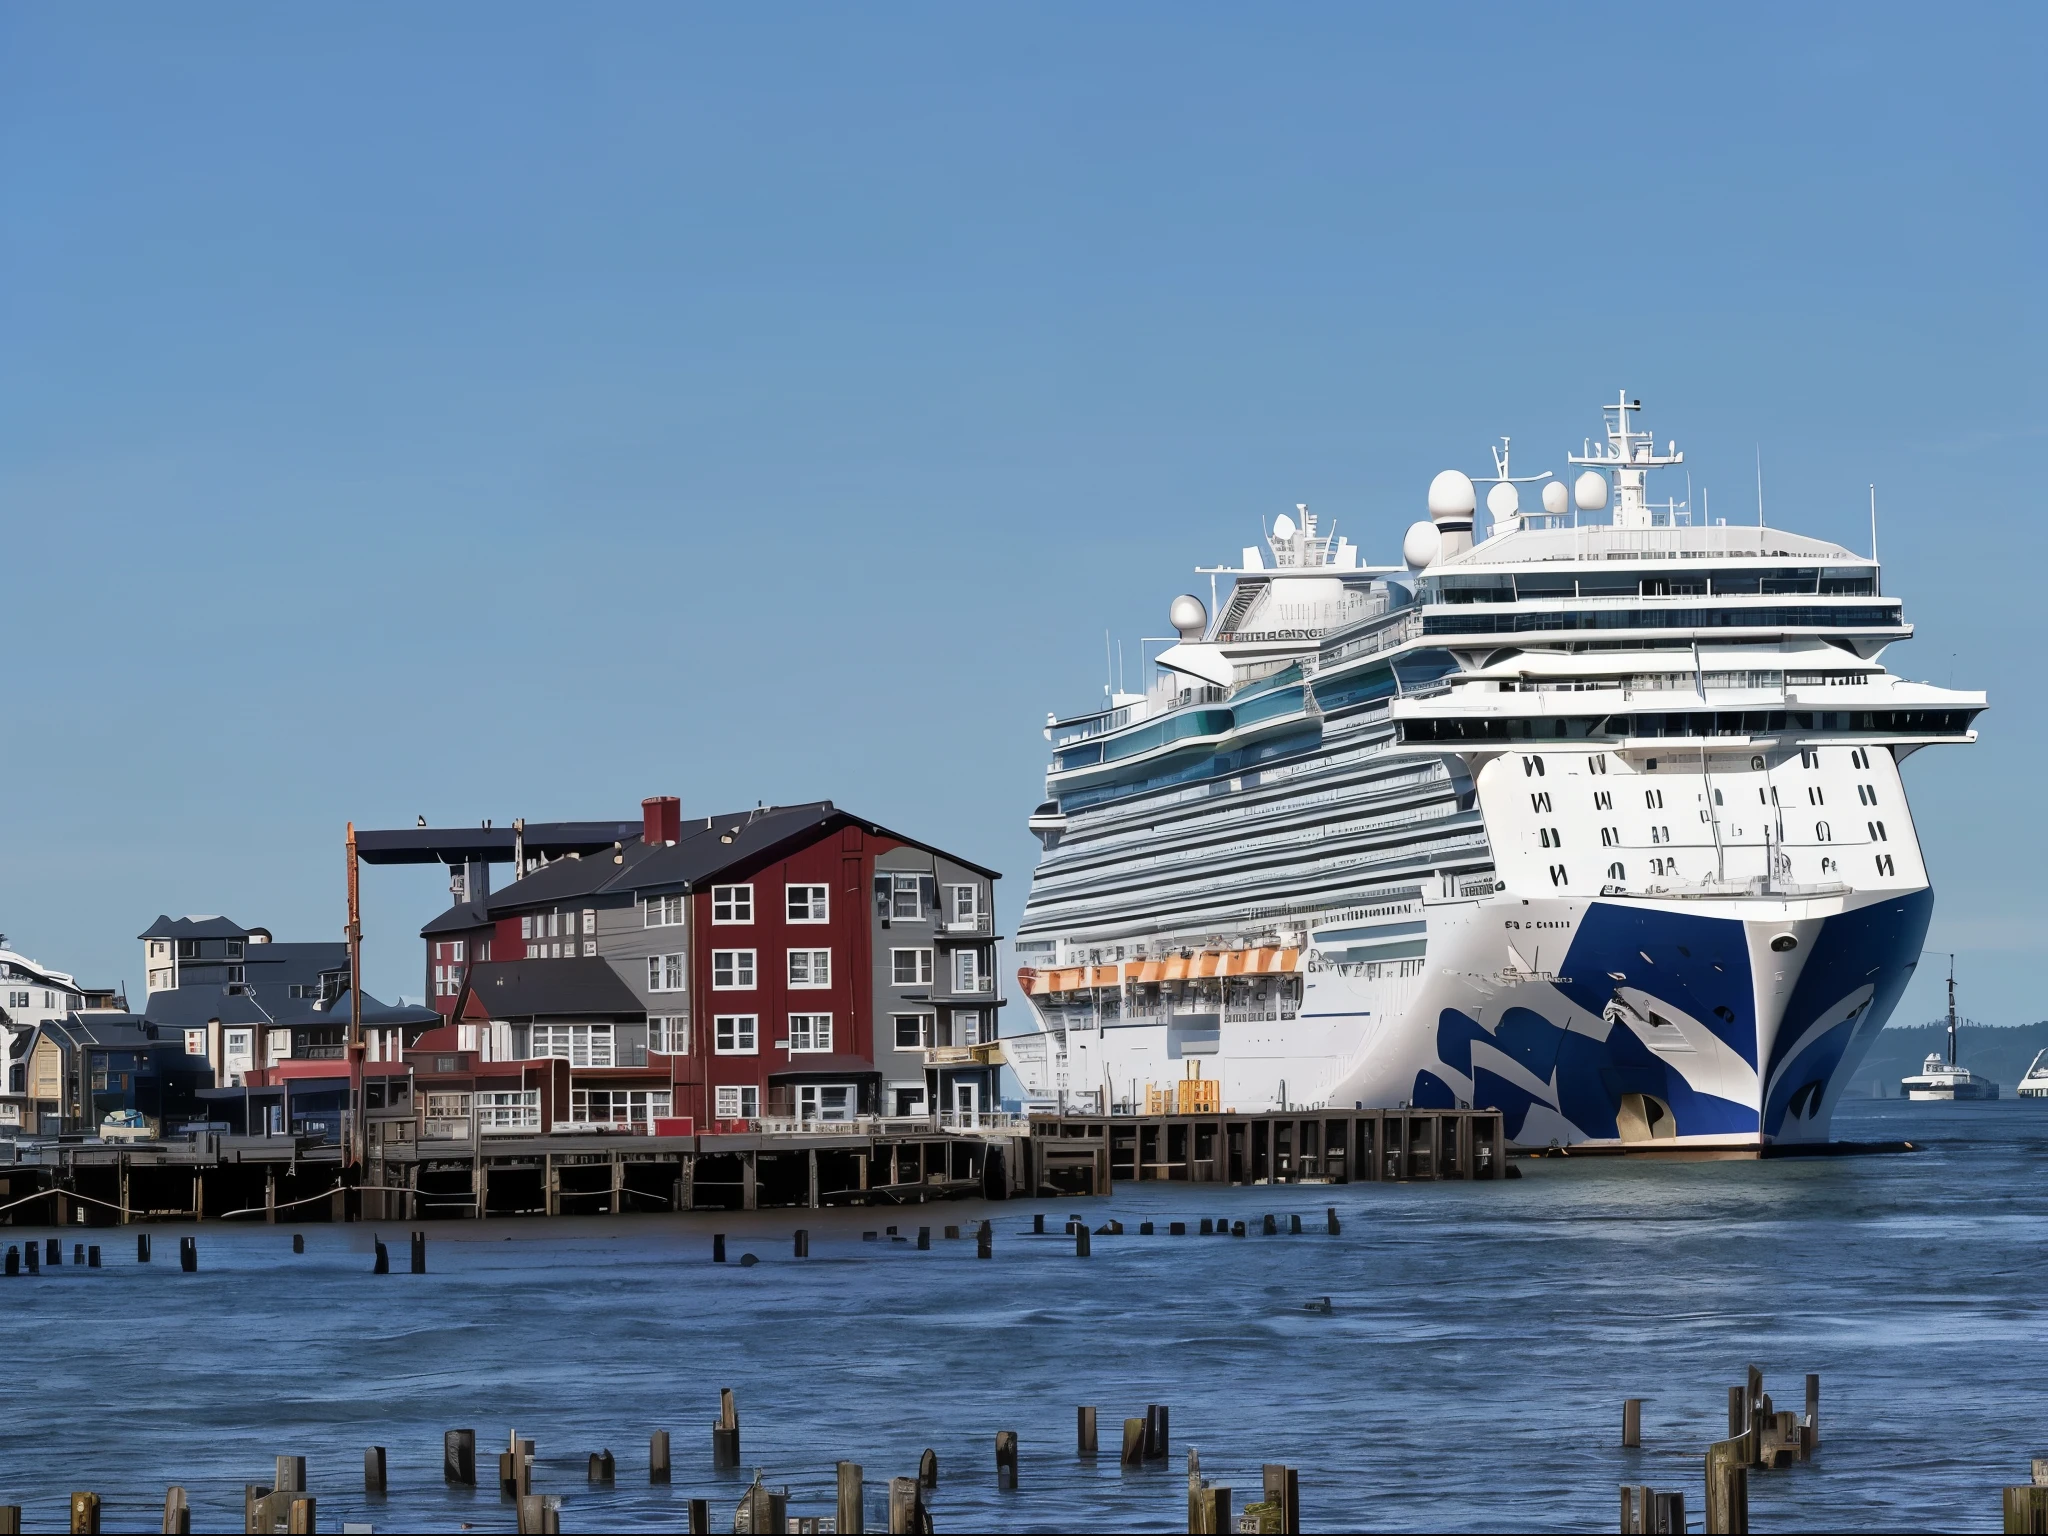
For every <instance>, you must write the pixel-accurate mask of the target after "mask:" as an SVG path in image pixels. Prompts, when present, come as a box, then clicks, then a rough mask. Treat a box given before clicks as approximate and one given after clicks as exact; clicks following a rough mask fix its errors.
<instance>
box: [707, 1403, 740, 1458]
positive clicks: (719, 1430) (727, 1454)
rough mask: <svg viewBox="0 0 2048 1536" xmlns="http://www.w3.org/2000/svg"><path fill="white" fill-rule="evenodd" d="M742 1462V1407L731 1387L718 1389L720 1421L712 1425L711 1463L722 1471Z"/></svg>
mask: <svg viewBox="0 0 2048 1536" xmlns="http://www.w3.org/2000/svg"><path fill="white" fill-rule="evenodd" d="M739 1464H740V1409H739V1403H738V1402H737V1400H735V1399H734V1397H733V1395H732V1388H731V1387H720V1388H719V1389H718V1422H717V1423H716V1424H714V1425H712V1426H711V1465H712V1466H714V1467H716V1468H718V1469H719V1470H721V1471H724V1470H728V1469H730V1468H733V1467H737V1466H738V1465H739Z"/></svg>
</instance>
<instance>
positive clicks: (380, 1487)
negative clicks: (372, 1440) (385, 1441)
mask: <svg viewBox="0 0 2048 1536" xmlns="http://www.w3.org/2000/svg"><path fill="white" fill-rule="evenodd" d="M383 1491H384V1447H383V1446H381V1445H372V1446H368V1447H366V1448H365V1449H364V1451H363V1492H365V1493H382V1492H383Z"/></svg>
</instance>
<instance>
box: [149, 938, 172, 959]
mask: <svg viewBox="0 0 2048 1536" xmlns="http://www.w3.org/2000/svg"><path fill="white" fill-rule="evenodd" d="M169 953H170V948H169V946H168V945H166V944H165V943H164V941H163V940H162V939H151V940H150V941H149V958H150V959H152V960H161V959H163V957H164V956H165V955H167V954H169Z"/></svg>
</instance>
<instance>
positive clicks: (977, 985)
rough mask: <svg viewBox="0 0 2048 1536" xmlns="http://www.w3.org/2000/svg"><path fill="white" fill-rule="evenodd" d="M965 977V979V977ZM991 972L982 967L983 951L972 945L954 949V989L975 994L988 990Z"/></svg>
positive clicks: (967, 993) (971, 994)
mask: <svg viewBox="0 0 2048 1536" xmlns="http://www.w3.org/2000/svg"><path fill="white" fill-rule="evenodd" d="M963 978H964V979H963ZM988 983H989V974H988V972H986V971H984V970H983V969H982V968H981V951H980V950H978V949H976V948H974V947H973V946H972V945H967V946H964V947H963V948H960V949H956V950H954V951H953V990H954V991H955V992H958V993H964V994H966V995H968V996H974V995H976V994H978V993H982V992H986V991H987V990H988Z"/></svg>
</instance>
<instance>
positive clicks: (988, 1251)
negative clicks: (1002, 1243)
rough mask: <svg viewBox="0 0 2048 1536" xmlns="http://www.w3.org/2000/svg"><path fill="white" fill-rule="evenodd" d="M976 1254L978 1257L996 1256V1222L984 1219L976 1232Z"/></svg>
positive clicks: (990, 1257) (988, 1257) (989, 1257)
mask: <svg viewBox="0 0 2048 1536" xmlns="http://www.w3.org/2000/svg"><path fill="white" fill-rule="evenodd" d="M974 1256H975V1257H976V1258H977V1259H992V1258H994V1257H995V1256H996V1224H995V1223H994V1222H992V1221H984V1222H983V1223H982V1224H981V1226H980V1227H979V1228H977V1229H976V1231H975V1234H974Z"/></svg>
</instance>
